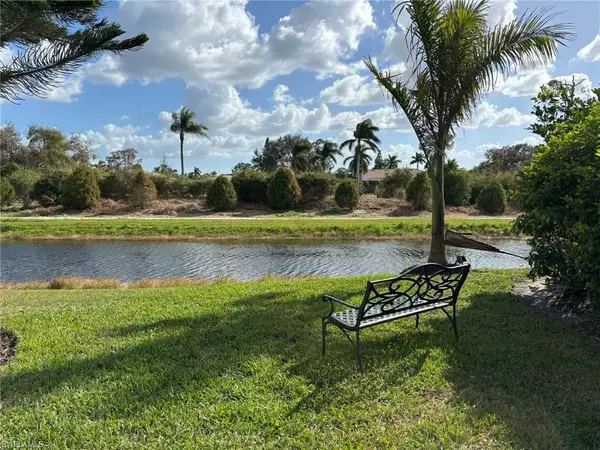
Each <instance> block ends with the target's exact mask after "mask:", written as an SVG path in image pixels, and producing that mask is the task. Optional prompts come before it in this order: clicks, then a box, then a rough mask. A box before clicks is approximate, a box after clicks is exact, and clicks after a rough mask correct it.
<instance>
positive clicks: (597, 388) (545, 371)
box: [446, 294, 600, 449]
mask: <svg viewBox="0 0 600 450" xmlns="http://www.w3.org/2000/svg"><path fill="white" fill-rule="evenodd" d="M458 326H459V330H460V331H461V332H462V335H461V342H460V344H459V346H458V347H457V348H456V351H455V352H454V354H453V355H452V358H451V360H452V363H451V368H450V370H449V371H448V373H447V375H446V376H447V378H448V380H449V381H451V382H452V383H453V384H454V399H453V401H454V402H457V403H460V404H462V405H468V407H470V408H471V410H472V411H473V412H474V413H475V414H476V415H478V416H487V415H493V416H496V417H498V418H499V419H500V421H501V422H503V423H504V424H506V425H507V426H508V430H509V432H510V435H511V437H512V439H513V440H514V443H515V444H516V446H517V447H519V448H540V449H554V448H569V449H577V448H581V449H593V448H600V346H599V345H598V344H597V343H596V342H593V341H592V340H589V339H588V338H586V337H585V336H584V335H583V334H582V333H580V332H579V331H578V330H576V329H575V328H573V327H569V326H567V325H565V324H562V323H559V322H557V321H556V320H553V319H549V318H540V317H539V316H537V315H536V314H535V312H534V311H532V310H531V309H528V308H527V307H525V306H524V305H522V304H521V303H520V301H519V299H518V297H516V296H512V295H507V294H481V295H475V296H472V297H471V302H470V305H469V307H467V308H465V309H462V310H460V313H459V316H458Z"/></svg>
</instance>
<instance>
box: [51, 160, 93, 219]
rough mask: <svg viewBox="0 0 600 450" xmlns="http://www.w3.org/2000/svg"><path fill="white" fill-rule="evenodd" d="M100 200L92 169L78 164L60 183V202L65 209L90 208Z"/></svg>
mask: <svg viewBox="0 0 600 450" xmlns="http://www.w3.org/2000/svg"><path fill="white" fill-rule="evenodd" d="M99 200H100V187H99V186H98V180H97V179H96V174H95V173H94V171H93V170H92V169H91V168H89V167H88V166H86V165H83V164H82V165H79V166H77V168H76V169H75V170H74V171H73V173H72V174H71V175H69V177H67V179H66V180H65V182H64V183H63V185H62V192H61V195H60V204H61V205H62V206H63V207H64V208H65V209H90V208H93V207H94V206H96V205H97V204H98V201H99Z"/></svg>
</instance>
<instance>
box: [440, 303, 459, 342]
mask: <svg viewBox="0 0 600 450" xmlns="http://www.w3.org/2000/svg"><path fill="white" fill-rule="evenodd" d="M442 311H444V313H445V314H446V317H448V320H449V321H450V323H451V324H452V328H454V336H455V337H456V341H457V342H458V328H457V327H456V305H452V316H450V313H449V312H448V311H446V308H442Z"/></svg>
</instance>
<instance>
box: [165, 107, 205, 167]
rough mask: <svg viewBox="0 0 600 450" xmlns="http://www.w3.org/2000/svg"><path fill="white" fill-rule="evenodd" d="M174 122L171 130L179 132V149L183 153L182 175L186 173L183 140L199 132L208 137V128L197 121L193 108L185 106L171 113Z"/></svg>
mask: <svg viewBox="0 0 600 450" xmlns="http://www.w3.org/2000/svg"><path fill="white" fill-rule="evenodd" d="M171 117H172V118H173V123H171V131H172V132H173V133H177V134H179V151H180V154H181V175H182V176H183V175H185V171H184V170H183V140H184V139H185V135H186V134H197V135H198V136H202V137H208V128H207V127H206V126H204V125H202V124H201V123H195V122H194V118H195V117H196V113H195V112H194V111H192V110H191V109H189V108H187V107H186V106H183V107H182V108H181V110H179V112H174V113H173V114H171Z"/></svg>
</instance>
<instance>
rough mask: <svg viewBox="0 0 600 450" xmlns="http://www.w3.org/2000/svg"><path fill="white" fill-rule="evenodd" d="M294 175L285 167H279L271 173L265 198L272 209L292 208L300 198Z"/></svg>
mask: <svg viewBox="0 0 600 450" xmlns="http://www.w3.org/2000/svg"><path fill="white" fill-rule="evenodd" d="M301 195H302V194H301V191H300V186H299V185H298V181H297V180H296V175H295V174H294V172H293V171H292V170H291V169H288V168H287V167H280V168H279V169H277V171H276V172H275V173H274V174H273V176H272V177H271V179H270V180H269V184H268V186H267V200H268V202H269V206H270V207H271V208H274V209H291V208H294V207H295V206H296V205H297V204H298V202H299V201H300V198H301Z"/></svg>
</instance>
